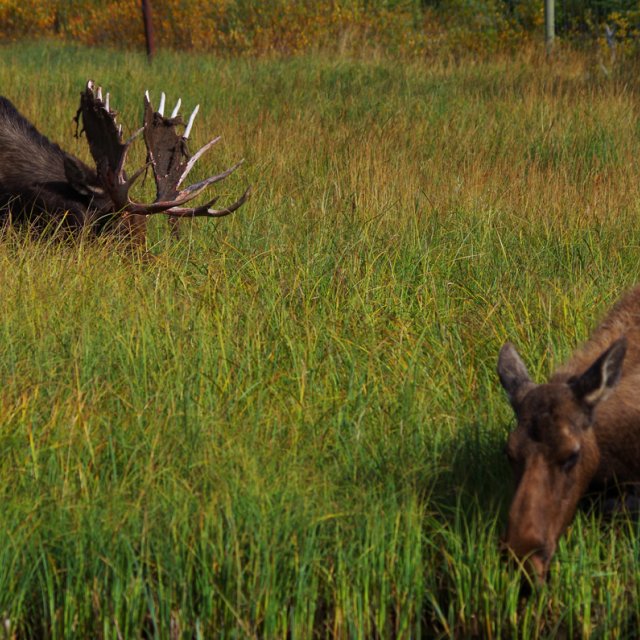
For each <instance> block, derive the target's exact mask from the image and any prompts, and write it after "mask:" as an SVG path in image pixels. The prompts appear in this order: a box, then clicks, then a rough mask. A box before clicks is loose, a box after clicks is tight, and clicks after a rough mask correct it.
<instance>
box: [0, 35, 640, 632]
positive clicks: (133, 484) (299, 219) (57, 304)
mask: <svg viewBox="0 0 640 640" xmlns="http://www.w3.org/2000/svg"><path fill="white" fill-rule="evenodd" d="M88 77H91V78H93V79H94V80H95V81H97V82H99V83H101V84H103V86H106V87H108V89H109V90H110V91H111V94H112V104H113V105H114V106H115V107H116V108H118V109H119V110H120V111H121V115H120V116H119V117H120V119H121V120H122V121H123V122H125V123H128V124H129V126H130V127H131V128H132V129H133V128H135V127H136V126H137V124H138V122H139V121H140V118H141V110H142V104H141V102H142V99H141V96H142V92H143V91H144V89H149V90H150V91H151V93H152V97H153V96H154V95H155V96H158V95H159V92H160V90H164V91H166V92H167V93H168V95H169V100H170V101H171V99H173V98H177V97H178V96H179V95H180V96H182V98H183V103H184V104H185V110H187V109H188V108H189V107H190V106H193V105H195V103H196V102H200V103H201V105H202V107H201V114H202V116H201V119H200V121H199V122H198V124H197V126H196V128H195V132H194V136H195V144H196V145H197V143H204V142H205V141H206V140H207V139H208V136H210V135H212V134H214V133H221V134H223V135H224V144H223V145H222V146H220V147H219V148H218V149H216V150H214V151H212V152H211V154H210V155H209V156H208V157H207V159H206V160H203V161H202V164H203V166H202V167H200V168H199V171H200V174H201V175H204V174H205V173H211V172H213V171H216V170H218V169H220V168H221V167H223V166H228V165H230V164H231V163H232V162H233V161H235V160H236V159H237V158H238V157H241V156H244V157H246V158H247V163H246V164H245V166H244V167H243V169H242V170H241V171H240V172H238V174H234V177H233V178H229V179H228V180H227V181H225V182H226V183H227V184H225V185H224V190H223V195H224V196H225V197H229V198H231V197H233V196H234V195H236V194H238V193H239V192H240V191H241V189H242V188H243V187H244V185H245V184H247V183H251V184H253V185H255V187H256V192H255V195H254V197H253V198H252V199H251V201H250V202H249V203H247V204H246V205H245V206H244V207H243V208H242V209H241V210H240V211H239V212H237V213H236V214H235V215H234V216H233V217H231V218H227V219H224V220H220V221H206V220H197V221H194V222H193V223H187V224H185V225H183V239H182V240H181V241H179V242H173V241H171V240H170V239H169V236H168V231H167V228H166V225H165V223H164V222H163V221H161V220H157V221H154V224H153V226H152V231H151V237H150V250H151V252H152V253H153V254H154V256H155V258H154V259H153V260H150V261H149V260H147V261H143V262H141V261H138V260H137V259H135V258H131V257H129V256H128V255H127V254H126V252H122V251H118V249H117V248H116V247H114V246H112V245H110V244H109V243H105V244H100V243H90V242H89V243H80V244H79V245H77V246H69V245H66V244H64V243H59V242H56V241H51V240H49V239H43V240H40V241H34V240H32V239H29V238H27V237H25V236H24V235H23V234H21V233H19V232H14V231H12V230H8V231H6V232H5V234H4V236H3V238H2V241H1V242H0V452H2V457H1V460H2V463H1V464H0V495H1V496H2V500H1V504H2V509H0V615H1V616H2V621H3V624H4V628H5V629H6V636H7V637H19V638H22V637H47V638H75V637H77V638H86V637H104V638H114V639H116V638H133V637H154V638H194V637H195V638H211V637H252V636H253V637H273V638H276V637H285V636H290V637H294V638H310V637H314V636H315V637H327V636H335V637H344V638H347V637H348V638H351V637H354V638H369V637H375V636H378V637H404V638H409V637H412V638H413V637H434V636H435V637H469V636H481V637H516V636H518V637H523V638H536V637H549V636H557V635H563V636H564V637H592V636H596V637H598V636H599V637H622V638H625V637H633V636H634V635H636V634H637V632H638V626H639V625H638V623H639V620H638V610H637V606H636V605H635V602H637V596H638V589H639V586H638V585H639V584H640V583H639V582H638V579H637V573H636V567H637V566H638V560H639V556H640V544H639V543H638V537H637V533H638V532H637V528H636V525H635V524H633V523H631V522H628V521H626V520H624V519H622V518H620V519H616V520H614V521H613V522H609V523H605V522H602V521H601V520H600V518H599V517H598V516H597V515H591V514H580V515H579V516H578V518H577V519H576V522H575V523H574V525H573V526H572V527H571V529H570V531H569V532H568V535H567V536H566V538H565V539H564V540H563V542H562V544H561V546H560V549H559V551H558V554H557V556H556V558H555V559H554V561H553V564H552V576H551V580H550V583H549V585H548V586H547V587H545V588H544V589H543V590H541V591H540V592H539V593H535V594H534V595H533V596H532V598H530V599H529V600H528V601H526V602H522V601H520V600H519V597H518V594H519V586H520V581H519V576H518V574H517V573H516V572H514V571H512V570H510V569H509V568H508V567H507V566H505V565H504V564H503V563H502V561H501V559H500V557H499V554H498V545H497V541H498V536H499V534H500V531H501V529H502V527H503V525H504V513H505V508H506V504H507V502H508V498H509V494H510V479H509V471H508V468H507V465H506V464H505V462H503V456H502V443H503V441H504V439H505V435H506V433H507V431H508V429H509V427H510V425H511V422H512V417H511V413H510V409H509V407H508V406H507V402H506V401H505V399H504V398H503V394H502V392H501V390H500V388H499V385H498V383H497V379H496V375H495V373H494V369H495V361H496V356H497V352H498V350H499V347H500V345H501V344H502V343H503V341H504V340H506V339H511V340H513V341H515V342H516V343H517V344H518V346H519V348H520V349H521V352H522V353H523V356H524V357H525V359H526V360H527V362H528V363H529V364H530V365H531V371H532V372H533V373H534V374H535V376H536V377H538V378H542V377H544V376H545V375H547V374H548V373H549V372H550V371H551V370H552V368H553V366H554V364H556V363H558V362H559V361H561V360H562V358H564V357H566V356H567V355H568V354H569V353H570V352H571V349H572V348H573V347H574V346H575V345H576V344H577V343H578V342H579V341H580V340H582V339H584V338H585V337H586V336H587V335H588V331H589V328H590V327H592V326H593V325H594V324H595V322H596V321H597V318H598V316H599V315H600V314H601V313H602V312H603V311H605V310H606V309H607V307H608V306H609V305H610V304H612V303H613V301H614V300H615V299H616V297H617V296H618V295H619V294H620V292H621V291H623V290H624V289H625V288H627V287H629V286H631V285H632V284H633V283H634V282H636V281H637V280H638V277H639V272H640V261H639V260H638V255H639V251H638V250H639V245H640V225H639V224H638V211H637V207H638V205H637V203H638V201H639V198H638V195H639V193H638V177H639V176H638V168H637V164H636V161H635V158H636V157H637V156H638V152H639V148H638V141H637V131H638V125H637V117H636V115H637V113H636V112H637V106H636V102H637V99H636V92H635V88H634V87H633V86H632V85H628V84H622V83H616V82H615V81H611V82H607V83H604V84H603V83H602V82H601V81H599V80H597V79H594V78H593V76H591V75H589V70H588V68H587V67H586V66H585V65H583V63H582V62H581V61H580V60H576V59H567V60H562V59H560V60H557V61H556V62H555V63H554V65H553V66H544V65H542V64H540V61H538V60H535V59H534V60H530V59H527V58H525V57H523V58H521V59H518V60H513V61H500V60H497V61H495V62H493V63H483V64H481V65H480V64H479V65H475V66H474V65H471V66H469V65H466V66H463V67H456V66H451V65H449V64H444V63H443V64H442V65H435V66H433V65H431V66H423V65H421V64H419V63H415V62H413V63H410V64H398V63H397V62H392V61H384V60H372V61H369V62H365V61H354V60H349V59H344V58H337V59H331V58H299V59H295V60H290V61H261V62H252V61H249V60H243V61H234V60H225V61H221V60H218V59H215V58H212V57H206V56H202V57H196V56H193V57H191V56H185V55H169V54H163V56H161V57H159V58H158V60H157V61H156V62H155V63H154V65H153V66H152V67H148V66H147V65H146V63H145V61H144V59H143V58H142V57H138V56H134V55H131V54H126V55H125V54H122V53H116V52H107V51H99V50H85V49H77V48H60V47H52V46H43V45H39V46H26V45H16V46H12V47H9V48H4V49H0V87H2V93H3V94H5V95H7V96H8V97H10V98H11V99H12V100H13V101H14V102H15V103H16V104H17V105H18V106H19V108H20V109H21V110H22V111H23V113H25V114H26V115H28V117H29V118H30V119H31V120H32V121H33V122H34V123H36V124H37V126H38V128H39V129H40V130H41V131H43V132H44V133H46V134H47V135H49V136H51V137H52V138H53V139H55V140H57V141H59V142H60V143H61V144H63V146H64V147H65V148H67V149H68V150H70V151H73V152H75V153H77V154H79V155H81V156H82V157H84V158H85V159H87V150H86V143H85V142H84V141H83V140H82V139H80V140H79V141H76V140H75V139H74V138H73V135H72V134H73V129H74V127H73V123H72V122H71V118H72V116H73V114H74V113H75V109H76V106H77V104H76V103H77V101H78V97H79V92H80V90H81V89H82V88H83V85H84V82H85V81H86V79H87V78H88ZM0 152H1V150H0ZM132 160H133V162H132V164H135V163H136V162H143V161H144V151H143V150H142V149H138V150H137V152H136V153H134V154H133V158H132ZM152 191H153V189H152V186H151V185H150V184H148V183H147V184H146V185H144V186H143V187H142V189H141V190H140V192H139V193H138V194H137V195H138V197H140V198H142V197H145V196H150V195H151V192H152Z"/></svg>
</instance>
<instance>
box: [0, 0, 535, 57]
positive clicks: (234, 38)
mask: <svg viewBox="0 0 640 640" xmlns="http://www.w3.org/2000/svg"><path fill="white" fill-rule="evenodd" d="M152 4H153V24H154V30H155V36H156V40H157V43H158V45H159V46H162V47H168V48H172V49H181V50H193V51H213V52H216V53H219V54H229V55H272V54H276V55H282V54H284V55H289V54H296V53H302V52H306V51H311V50H317V49H320V48H321V49H334V50H338V51H343V52H344V51H357V50H359V49H360V48H361V47H362V46H364V45H366V46H367V47H374V48H377V49H380V50H382V51H387V52H388V51H392V52H397V53H401V54H417V55H429V54H430V53H434V52H436V51H437V52H438V53H439V54H442V52H443V51H444V52H445V53H446V52H447V51H450V52H452V53H456V52H458V51H461V50H465V51H469V50H471V51H476V50H477V51H487V52H492V51H496V50H502V49H505V48H510V47H513V46H514V45H515V44H517V43H518V42H521V41H522V39H523V37H526V34H527V33H528V32H530V29H531V27H535V26H537V25H540V24H541V23H542V11H541V7H540V6H539V4H540V3H534V2H532V1H530V0H525V1H521V2H519V3H518V5H517V7H518V10H517V12H516V13H511V14H508V13H506V12H505V11H504V6H505V5H504V3H503V2H501V1H500V0H493V1H492V0H489V1H485V2H481V3H468V2H464V1H463V0H457V1H456V2H450V3H448V5H450V6H449V8H448V10H447V11H446V12H443V11H442V10H437V9H436V8H431V7H429V6H425V5H424V3H421V2H420V1H418V0H415V1H413V2H396V3H393V2H385V3H382V2H375V1H369V2H357V1H354V0H342V1H339V0H318V1H317V2H310V1H303V2H287V1H285V0H267V1H264V2H252V1H249V0H246V1H244V2H240V1H235V0H234V1H232V0H163V1H162V2H159V1H157V2H154V3H152ZM472 5H473V6H472ZM35 36H39V37H41V36H44V37H49V38H54V39H62V40H65V41H74V42H77V43H81V44H85V45H107V46H118V47H122V46H124V47H127V48H142V47H143V46H144V31H143V26H142V17H141V8H140V3H139V2H137V1H134V0H108V1H106V2H96V1H95V0H83V1H78V0H53V1H51V2H46V3H43V2H41V1H39V0H5V1H4V2H3V3H2V4H1V5H0V39H4V40H8V41H11V40H17V39H23V38H25V37H35Z"/></svg>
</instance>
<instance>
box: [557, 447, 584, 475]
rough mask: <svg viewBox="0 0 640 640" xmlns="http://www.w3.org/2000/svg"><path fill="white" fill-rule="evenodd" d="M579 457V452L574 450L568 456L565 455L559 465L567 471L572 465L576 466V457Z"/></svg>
mask: <svg viewBox="0 0 640 640" xmlns="http://www.w3.org/2000/svg"><path fill="white" fill-rule="evenodd" d="M579 457H580V452H579V451H576V452H574V453H572V454H571V455H570V456H568V457H566V458H565V459H564V460H563V461H562V462H561V463H560V466H561V467H562V470H563V471H564V472H565V473H569V471H571V469H573V467H575V466H576V463H577V462H578V458H579Z"/></svg>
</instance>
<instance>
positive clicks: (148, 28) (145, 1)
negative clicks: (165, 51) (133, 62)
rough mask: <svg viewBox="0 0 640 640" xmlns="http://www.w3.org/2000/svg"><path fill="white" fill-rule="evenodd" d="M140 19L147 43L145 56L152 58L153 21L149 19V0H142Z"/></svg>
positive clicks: (153, 51)
mask: <svg viewBox="0 0 640 640" xmlns="http://www.w3.org/2000/svg"><path fill="white" fill-rule="evenodd" d="M142 20H143V22H144V38H145V41H146V43H147V58H149V62H151V60H153V56H154V55H155V53H156V45H155V42H154V39H153V22H152V21H151V0H142Z"/></svg>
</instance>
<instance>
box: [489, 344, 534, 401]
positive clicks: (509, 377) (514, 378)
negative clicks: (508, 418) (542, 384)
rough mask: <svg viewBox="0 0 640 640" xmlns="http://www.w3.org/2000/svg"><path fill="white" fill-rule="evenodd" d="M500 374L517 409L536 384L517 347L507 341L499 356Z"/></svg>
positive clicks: (510, 399)
mask: <svg viewBox="0 0 640 640" xmlns="http://www.w3.org/2000/svg"><path fill="white" fill-rule="evenodd" d="M498 376H499V377H500V382H501V384H502V386H503V387H504V390H505V391H506V392H507V395H508V396H509V401H510V402H511V406H512V407H513V408H514V409H515V410H516V412H517V410H518V409H517V407H518V405H519V404H520V402H521V400H522V398H523V397H524V396H525V394H526V393H527V392H528V391H529V390H530V389H531V388H532V387H533V386H534V383H533V382H532V380H531V377H530V376H529V372H528V371H527V367H526V365H525V364H524V362H523V361H522V358H521V357H520V356H519V355H518V352H517V351H516V348H515V347H514V346H513V345H512V344H511V343H510V342H505V343H504V345H503V347H502V349H500V355H499V356H498Z"/></svg>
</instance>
